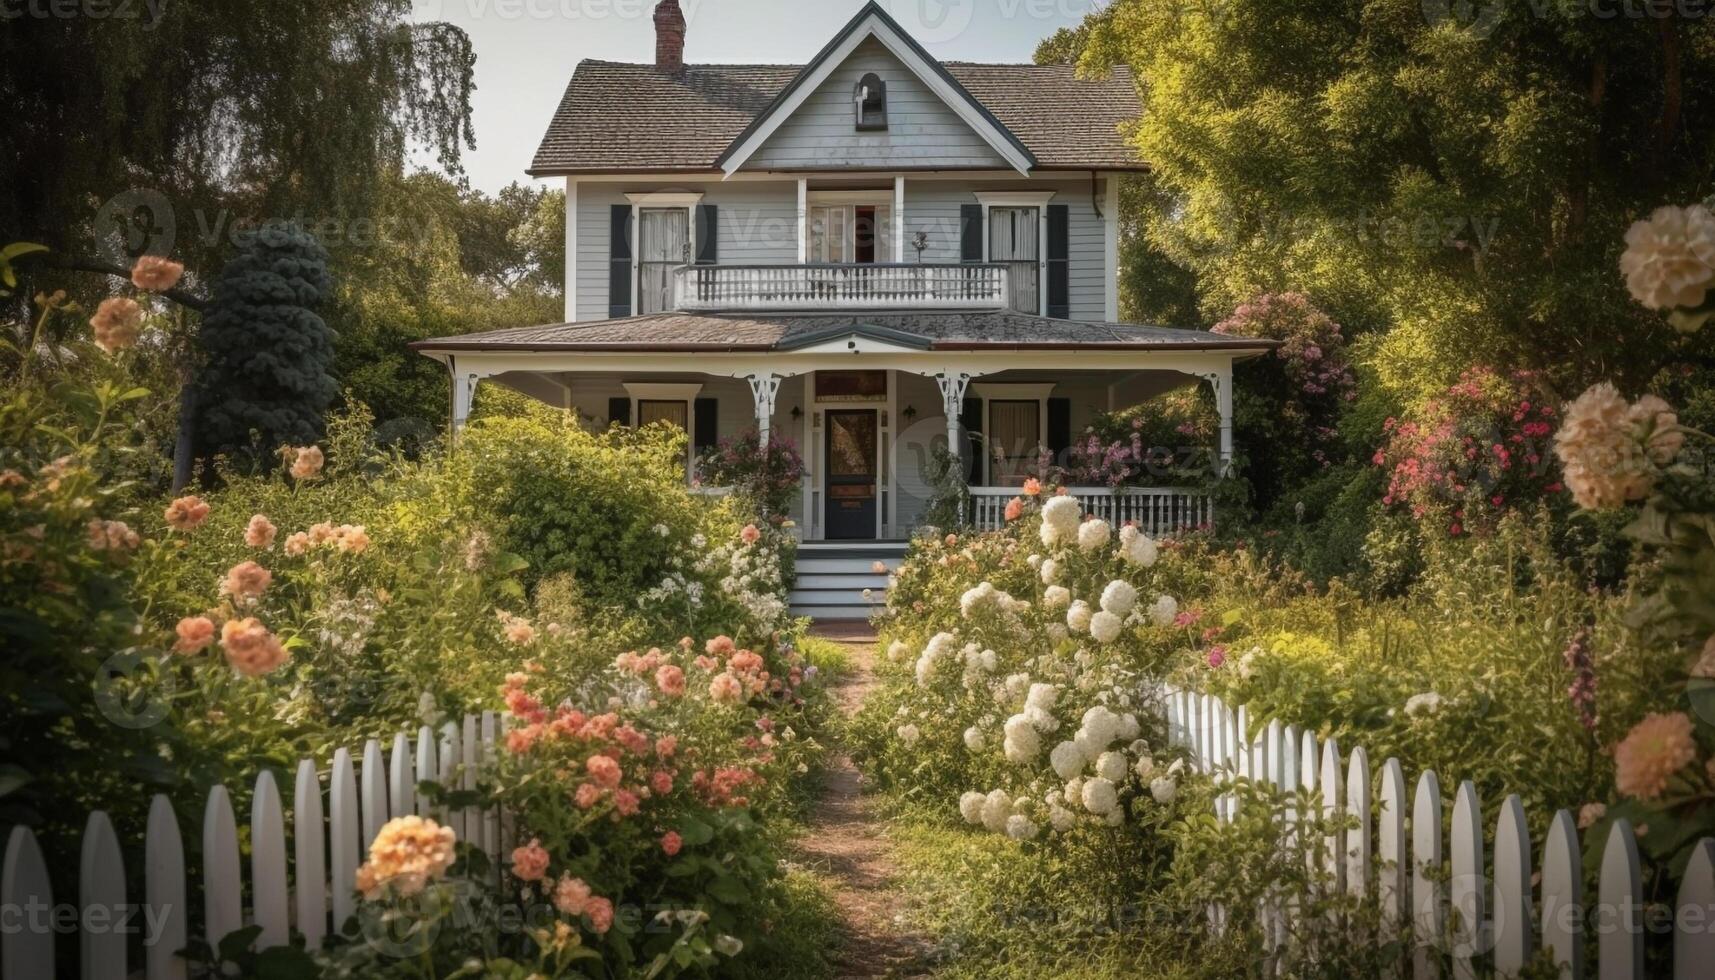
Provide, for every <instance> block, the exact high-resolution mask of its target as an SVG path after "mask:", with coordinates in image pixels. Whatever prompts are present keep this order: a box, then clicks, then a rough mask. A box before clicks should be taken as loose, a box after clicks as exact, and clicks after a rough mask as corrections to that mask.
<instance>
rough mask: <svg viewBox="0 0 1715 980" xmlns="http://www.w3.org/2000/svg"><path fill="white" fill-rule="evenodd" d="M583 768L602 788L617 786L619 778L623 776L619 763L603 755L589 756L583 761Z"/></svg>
mask: <svg viewBox="0 0 1715 980" xmlns="http://www.w3.org/2000/svg"><path fill="white" fill-rule="evenodd" d="M584 770H585V771H586V772H588V773H589V774H590V779H592V780H594V781H595V783H596V785H597V786H600V787H601V788H603V789H613V788H614V787H615V786H618V785H619V780H620V779H621V778H622V777H623V776H624V772H623V771H622V770H621V769H620V768H619V763H617V762H615V761H613V760H612V759H610V758H608V757H607V756H605V755H592V756H590V757H589V761H588V762H585V763H584Z"/></svg>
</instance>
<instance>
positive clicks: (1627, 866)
mask: <svg viewBox="0 0 1715 980" xmlns="http://www.w3.org/2000/svg"><path fill="white" fill-rule="evenodd" d="M1598 880H1599V881H1600V885H1599V886H1598V887H1599V888H1600V889H1601V893H1600V895H1599V896H1598V897H1597V901H1599V902H1601V903H1602V905H1601V907H1602V909H1603V911H1604V912H1605V913H1606V914H1607V915H1608V917H1609V920H1610V921H1609V922H1608V924H1607V927H1606V928H1604V929H1603V930H1602V934H1601V940H1600V945H1599V946H1598V947H1597V949H1598V952H1597V963H1596V975H1597V976H1598V977H1601V980H1643V976H1644V931H1643V921H1642V919H1643V912H1642V910H1643V897H1644V896H1643V891H1644V886H1643V865H1642V862H1640V861H1639V860H1638V841H1637V834H1636V832H1635V831H1633V829H1632V824H1631V821H1629V820H1625V819H1620V820H1615V821H1614V824H1613V827H1612V829H1611V830H1610V831H1609V832H1608V842H1607V844H1606V845H1604V847H1603V850H1602V875H1601V877H1600V878H1599V879H1598ZM1705 928H1707V926H1705ZM1705 975H1707V974H1705Z"/></svg>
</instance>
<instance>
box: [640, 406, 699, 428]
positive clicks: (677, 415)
mask: <svg viewBox="0 0 1715 980" xmlns="http://www.w3.org/2000/svg"><path fill="white" fill-rule="evenodd" d="M637 421H638V424H640V425H648V424H649V423H651V422H671V423H672V424H674V425H676V426H678V427H679V428H680V429H683V430H685V431H689V429H690V417H689V415H688V414H687V413H686V411H685V403H684V402H682V401H639V402H638V403H637Z"/></svg>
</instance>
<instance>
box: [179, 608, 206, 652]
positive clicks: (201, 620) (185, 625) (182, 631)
mask: <svg viewBox="0 0 1715 980" xmlns="http://www.w3.org/2000/svg"><path fill="white" fill-rule="evenodd" d="M173 632H175V633H177V634H178V636H179V641H178V642H177V643H175V644H173V652H175V653H197V652H199V651H201V650H203V649H205V648H206V647H207V646H208V645H209V644H210V643H213V642H214V621H213V620H211V619H209V618H208V617H207V616H186V617H185V618H184V619H181V620H179V625H178V626H175V627H174V628H173Z"/></svg>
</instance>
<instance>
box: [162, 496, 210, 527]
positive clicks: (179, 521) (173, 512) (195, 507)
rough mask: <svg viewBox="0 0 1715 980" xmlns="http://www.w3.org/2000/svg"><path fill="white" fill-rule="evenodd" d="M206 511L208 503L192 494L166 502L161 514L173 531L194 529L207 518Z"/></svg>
mask: <svg viewBox="0 0 1715 980" xmlns="http://www.w3.org/2000/svg"><path fill="white" fill-rule="evenodd" d="M208 511H209V506H208V504H206V503H204V502H203V499H202V498H201V497H198V496H195V495H194V494H193V495H191V496H188V497H180V498H179V499H177V500H175V501H173V502H172V503H170V504H168V505H167V509H166V511H165V512H164V513H163V515H162V516H163V517H165V518H166V520H167V526H168V527H170V528H172V529H173V530H175V531H194V530H196V529H197V528H199V527H201V526H202V523H203V522H204V521H206V520H208Z"/></svg>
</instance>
